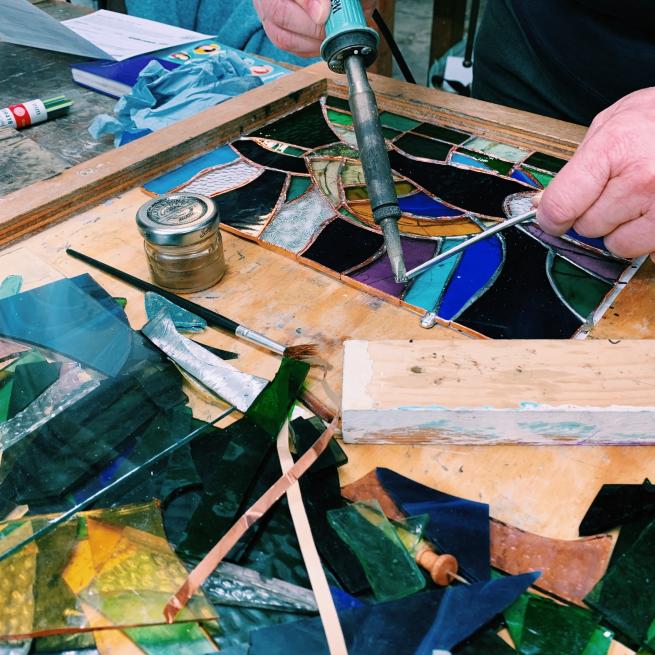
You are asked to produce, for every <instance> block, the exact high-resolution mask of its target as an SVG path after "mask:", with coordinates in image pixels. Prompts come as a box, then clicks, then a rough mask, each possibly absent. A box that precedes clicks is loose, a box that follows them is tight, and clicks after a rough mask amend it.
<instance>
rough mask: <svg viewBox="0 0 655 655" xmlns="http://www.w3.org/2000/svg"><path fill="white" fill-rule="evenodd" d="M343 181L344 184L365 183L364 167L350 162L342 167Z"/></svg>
mask: <svg viewBox="0 0 655 655" xmlns="http://www.w3.org/2000/svg"><path fill="white" fill-rule="evenodd" d="M341 181H342V183H343V185H344V186H346V187H347V186H355V185H362V186H363V185H365V184H366V178H365V177H364V169H363V168H362V167H361V165H360V164H359V163H358V164H354V163H351V162H348V163H346V164H344V165H343V168H342V169H341Z"/></svg>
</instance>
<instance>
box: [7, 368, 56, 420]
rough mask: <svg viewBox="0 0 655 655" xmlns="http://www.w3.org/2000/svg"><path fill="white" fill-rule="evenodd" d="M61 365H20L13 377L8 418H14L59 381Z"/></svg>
mask: <svg viewBox="0 0 655 655" xmlns="http://www.w3.org/2000/svg"><path fill="white" fill-rule="evenodd" d="M60 370H61V364H60V363H58V362H52V363H50V362H35V363H33V364H19V365H18V366H16V367H15V369H14V372H13V377H12V384H13V386H12V390H11V398H10V400H9V410H8V412H7V418H10V419H11V418H13V417H14V416H16V414H18V412H22V411H23V410H24V409H25V408H26V407H27V406H28V405H29V404H30V403H32V402H33V401H34V400H36V399H37V398H38V397H39V396H40V395H41V394H42V393H43V392H44V391H45V390H46V389H47V388H48V387H49V386H50V385H51V384H54V383H55V382H56V381H57V380H58V379H59V372H60Z"/></svg>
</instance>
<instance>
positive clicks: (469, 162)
mask: <svg viewBox="0 0 655 655" xmlns="http://www.w3.org/2000/svg"><path fill="white" fill-rule="evenodd" d="M448 162H449V163H450V164H454V165H456V166H466V167H467V168H479V169H480V170H481V171H490V170H492V168H491V166H489V165H487V164H486V163H485V162H484V161H483V160H482V159H481V158H479V159H478V158H475V157H472V156H471V155H466V154H464V153H463V152H460V151H459V150H454V151H453V152H452V153H451V154H450V157H449V158H448Z"/></svg>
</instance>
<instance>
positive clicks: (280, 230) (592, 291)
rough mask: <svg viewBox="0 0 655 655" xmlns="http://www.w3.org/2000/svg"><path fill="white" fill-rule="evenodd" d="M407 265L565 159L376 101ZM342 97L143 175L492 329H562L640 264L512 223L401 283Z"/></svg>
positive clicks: (300, 255) (378, 287)
mask: <svg viewBox="0 0 655 655" xmlns="http://www.w3.org/2000/svg"><path fill="white" fill-rule="evenodd" d="M380 119H381V122H382V125H383V131H384V135H385V138H386V139H387V145H388V148H389V156H390V160H391V166H392V169H393V172H394V179H395V183H396V191H397V194H398V198H399V204H400V208H401V210H402V212H403V213H402V218H401V220H400V222H399V227H400V232H401V239H402V245H403V249H404V253H405V260H406V263H407V268H408V269H411V268H414V267H416V266H418V265H419V264H421V263H423V262H424V261H426V260H428V259H430V258H431V257H433V256H434V255H435V254H438V253H440V252H445V251H447V250H449V249H450V248H452V247H453V246H454V245H456V244H458V243H460V242H461V241H462V240H463V239H466V238H468V237H470V236H472V235H474V234H477V233H479V232H482V231H483V230H485V229H487V228H488V227H490V226H492V225H494V224H495V223H497V222H499V221H502V220H504V219H505V218H506V215H507V214H506V204H507V203H506V202H505V201H506V198H507V197H508V196H511V195H512V194H516V193H525V192H535V191H536V190H540V189H543V188H544V187H545V186H547V185H548V183H549V182H550V181H551V180H552V178H553V177H554V175H555V174H556V173H557V172H558V171H559V170H560V169H561V168H562V166H563V165H564V164H565V163H566V162H565V161H564V160H562V159H558V158H556V157H552V156H549V155H547V154H544V153H540V152H533V151H530V150H528V149H524V148H520V147H516V146H514V145H509V144H504V143H500V142H496V141H491V140H489V139H486V138H482V137H480V136H476V135H472V134H467V133H465V132H462V131H460V130H456V129H453V128H451V127H446V126H443V125H435V124H431V123H427V122H420V121H418V120H415V119H413V118H408V117H405V116H400V115H397V114H392V113H389V112H382V113H381V114H380ZM358 157H359V154H358V152H357V142H356V139H355V132H354V129H353V124H352V116H351V114H350V111H349V108H348V103H347V101H345V100H343V99H340V98H333V97H329V96H328V97H326V98H322V99H321V100H320V101H318V102H314V103H312V104H310V105H308V106H306V107H303V108H301V109H299V110H296V111H295V112H293V113H291V114H289V115H287V116H284V117H282V118H280V119H277V120H275V121H274V122H272V123H270V124H269V125H267V126H265V127H263V128H260V129H258V130H255V131H253V132H251V133H249V134H248V135H246V136H244V137H241V138H240V139H237V140H236V141H233V142H232V143H231V144H229V145H225V146H222V147H220V148H218V149H216V150H214V151H212V152H210V153H208V154H206V155H203V156H201V157H199V158H197V159H194V160H192V161H190V162H188V163H186V164H184V165H183V166H181V167H179V168H177V169H175V170H173V171H170V172H168V173H166V174H164V175H162V176H160V177H158V178H156V179H154V180H152V181H150V182H148V183H147V184H146V185H145V186H144V189H145V191H146V192H147V193H149V194H152V195H156V194H161V193H167V192H170V191H174V190H175V191H194V192H199V193H204V194H205V195H209V196H211V197H213V198H214V200H215V202H216V204H217V206H218V209H219V212H220V216H221V221H222V224H223V227H224V228H225V229H226V230H229V231H231V232H234V233H236V234H238V235H240V236H242V237H245V238H248V239H251V240H255V241H258V242H260V243H261V244H262V245H264V246H266V247H268V248H270V249H273V250H276V251H280V252H282V253H284V254H286V255H288V256H291V257H294V258H296V259H297V260H298V261H299V262H301V263H303V264H305V265H308V266H311V267H313V268H315V269H318V270H320V271H323V272H325V273H327V274H329V275H332V276H333V277H337V278H340V279H341V280H342V281H344V282H345V283H347V284H350V285H352V286H356V287H357V288H359V289H361V290H363V291H367V292H369V293H372V294H374V295H376V296H379V297H383V298H385V299H387V300H390V301H393V302H395V303H401V304H403V305H404V306H406V307H408V308H409V309H411V310H413V311H415V312H417V313H419V314H425V313H426V312H431V313H433V314H434V315H436V317H438V320H439V321H440V322H442V323H445V324H448V325H451V326H453V327H455V328H460V329H462V328H463V329H465V330H466V331H468V332H474V333H478V334H481V335H485V336H488V337H493V338H503V337H504V338H570V337H573V336H575V335H576V334H578V333H580V332H584V331H585V330H587V329H588V328H589V327H590V326H591V325H593V323H594V322H596V321H597V320H598V319H599V318H600V316H601V315H602V311H603V309H604V308H605V307H606V306H607V305H608V304H609V303H608V302H607V301H608V300H609V299H611V298H613V297H614V295H615V294H616V293H617V292H618V291H619V290H620V289H621V288H622V286H623V285H624V284H625V283H626V282H627V280H628V279H629V278H630V277H631V276H632V275H633V274H634V272H635V270H636V265H635V264H633V263H632V262H630V261H627V260H623V259H618V258H616V257H614V256H613V255H612V254H611V253H609V252H608V251H607V250H606V249H605V247H604V244H603V242H602V240H599V239H587V238H584V237H581V236H580V235H577V234H576V233H575V232H569V233H568V234H566V235H564V236H562V237H551V236H549V235H545V234H544V233H543V232H541V231H540V230H539V227H538V225H536V224H535V223H528V224H523V225H520V226H516V227H512V228H510V229H508V230H506V231H505V232H504V233H502V234H498V235H496V236H493V237H490V238H489V239H486V240H483V241H481V242H479V243H477V244H476V245H473V246H471V247H470V248H468V249H466V250H465V251H463V252H462V253H459V254H457V255H455V256H453V257H452V258H450V259H448V260H445V261H444V262H442V263H441V264H439V265H437V266H434V267H432V268H431V269H428V270H426V271H425V272H423V273H422V274H421V275H419V276H418V277H416V278H415V279H413V280H412V281H410V282H409V283H407V284H397V283H396V282H395V281H394V279H393V275H392V272H391V266H390V263H389V259H388V257H387V255H386V253H385V249H384V242H383V239H382V235H381V232H380V230H379V228H378V227H377V226H376V224H375V222H374V220H373V213H372V209H371V203H370V200H369V198H368V194H367V189H366V185H365V181H364V173H363V170H362V167H361V163H360V161H359V159H358Z"/></svg>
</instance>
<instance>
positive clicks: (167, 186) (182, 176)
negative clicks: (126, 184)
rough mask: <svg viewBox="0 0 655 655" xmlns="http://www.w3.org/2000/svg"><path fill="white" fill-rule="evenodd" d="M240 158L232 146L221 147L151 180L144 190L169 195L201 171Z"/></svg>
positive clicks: (144, 186)
mask: <svg viewBox="0 0 655 655" xmlns="http://www.w3.org/2000/svg"><path fill="white" fill-rule="evenodd" d="M238 158H239V154H238V153H236V152H235V151H234V150H233V149H232V148H231V147H230V146H221V147H220V148H216V150H212V151H211V152H208V153H207V154H205V155H202V156H200V157H196V158H195V159H192V160H191V161H188V162H187V163H186V164H184V165H183V166H180V167H179V168H175V169H174V170H172V171H169V172H168V173H164V174H163V175H160V176H159V177H156V178H155V179H154V180H150V182H147V183H146V184H144V185H143V188H144V189H145V190H146V191H149V192H150V193H156V194H162V193H168V192H169V191H171V190H173V189H177V187H179V186H180V185H182V184H184V183H185V182H188V181H189V180H190V179H191V178H192V177H195V176H196V175H198V173H200V171H204V170H205V169H206V168H213V167H214V166H221V165H222V164H228V163H229V162H231V161H234V160H235V159H238Z"/></svg>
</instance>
